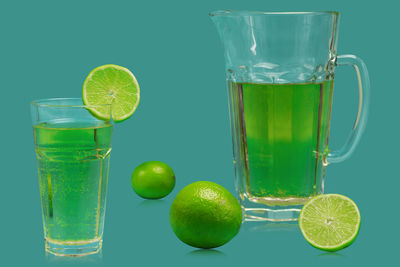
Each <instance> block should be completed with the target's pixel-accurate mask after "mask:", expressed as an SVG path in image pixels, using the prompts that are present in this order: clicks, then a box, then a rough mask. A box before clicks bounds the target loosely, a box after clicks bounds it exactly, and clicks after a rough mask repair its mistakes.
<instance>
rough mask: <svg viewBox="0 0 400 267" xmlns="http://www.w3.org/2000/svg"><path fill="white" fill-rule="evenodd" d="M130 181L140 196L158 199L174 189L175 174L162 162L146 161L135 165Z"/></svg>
mask: <svg viewBox="0 0 400 267" xmlns="http://www.w3.org/2000/svg"><path fill="white" fill-rule="evenodd" d="M131 181H132V188H133V190H135V192H136V194H138V195H139V196H141V197H142V198H148V199H159V198H163V197H165V196H167V195H168V194H169V193H171V191H172V189H174V186H175V174H174V172H173V170H172V169H171V167H170V166H168V165H167V164H165V163H164V162H161V161H148V162H145V163H142V164H140V165H139V166H137V167H136V169H135V170H134V171H133V173H132V179H131Z"/></svg>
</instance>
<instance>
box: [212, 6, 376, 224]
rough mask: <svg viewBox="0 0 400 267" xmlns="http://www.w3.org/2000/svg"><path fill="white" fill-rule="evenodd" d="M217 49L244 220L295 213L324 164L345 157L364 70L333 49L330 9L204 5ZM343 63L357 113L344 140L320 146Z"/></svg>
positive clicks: (362, 115) (334, 15)
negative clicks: (351, 76) (351, 74)
mask: <svg viewBox="0 0 400 267" xmlns="http://www.w3.org/2000/svg"><path fill="white" fill-rule="evenodd" d="M210 17H211V19H212V21H213V22H214V24H215V26H216V28H217V30H218V33H219V35H220V38H221V40H222V43H223V47H224V52H225V66H226V79H227V87H228V97H229V108H230V120H231V129H232V139H233V158H234V160H233V163H234V167H235V176H236V179H235V185H236V190H237V193H238V197H239V201H240V202H241V205H242V207H243V209H244V210H245V218H246V220H267V221H293V220H297V219H298V216H299V212H300V209H301V207H302V205H303V204H304V203H305V202H306V201H307V200H308V199H310V198H311V197H313V196H315V195H318V194H322V193H323V191H324V179H325V170H326V166H327V165H328V164H329V163H336V162H340V161H343V160H345V159H347V158H348V157H349V156H350V155H351V154H352V152H353V151H354V148H355V147H356V145H357V143H358V141H359V139H360V136H361V134H362V132H363V130H364V128H365V124H366V118H367V110H368V98H369V87H370V83H369V77H368V72H367V68H366V66H365V64H364V63H363V61H362V60H361V59H359V58H358V57H356V56H354V55H337V51H336V45H337V37H338V22H339V13H338V12H249V11H228V10H227V11H216V12H212V13H210ZM341 65H351V66H353V67H354V69H355V71H356V75H357V78H358V87H359V90H358V91H359V103H358V105H359V106H358V114H357V117H356V120H355V123H354V126H353V129H352V130H351V133H350V135H349V138H348V139H347V141H346V143H345V144H344V145H343V147H342V148H340V149H339V150H337V151H330V150H329V148H328V140H329V126H330V118H331V107H332V96H333V85H334V78H335V68H336V67H337V66H341Z"/></svg>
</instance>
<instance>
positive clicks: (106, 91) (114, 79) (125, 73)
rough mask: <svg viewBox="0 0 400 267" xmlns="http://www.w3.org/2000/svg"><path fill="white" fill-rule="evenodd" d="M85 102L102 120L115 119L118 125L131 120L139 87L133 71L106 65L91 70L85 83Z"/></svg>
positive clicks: (83, 92)
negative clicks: (109, 105)
mask: <svg viewBox="0 0 400 267" xmlns="http://www.w3.org/2000/svg"><path fill="white" fill-rule="evenodd" d="M82 99H83V103H84V104H85V105H88V106H93V107H90V108H88V109H89V111H90V112H91V113H92V115H93V116H95V117H96V118H98V119H100V120H107V119H109V118H110V114H109V113H110V111H109V107H107V106H101V105H105V104H111V113H112V118H113V120H114V121H115V122H121V121H124V120H126V119H128V118H129V117H130V116H132V114H133V113H134V112H135V110H136V108H137V106H138V104H139V100H140V89H139V84H138V82H137V80H136V78H135V76H134V75H133V73H132V72H131V71H129V70H128V69H126V68H124V67H121V66H118V65H112V64H109V65H103V66H100V67H97V68H95V69H94V70H92V71H91V72H90V73H89V75H88V76H87V77H86V80H85V82H84V83H83V90H82Z"/></svg>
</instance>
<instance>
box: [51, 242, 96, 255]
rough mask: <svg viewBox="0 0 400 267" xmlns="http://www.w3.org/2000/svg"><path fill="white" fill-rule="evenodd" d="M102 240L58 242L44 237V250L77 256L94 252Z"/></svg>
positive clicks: (55, 253) (56, 253) (54, 253)
mask: <svg viewBox="0 0 400 267" xmlns="http://www.w3.org/2000/svg"><path fill="white" fill-rule="evenodd" d="M102 243H103V240H102V239H94V240H89V241H83V242H82V241H76V242H74V241H71V242H58V241H53V240H50V239H48V238H46V239H45V248H46V251H47V252H49V253H51V254H53V255H56V256H69V257H79V256H86V255H91V254H96V253H98V252H99V251H100V250H101V246H102Z"/></svg>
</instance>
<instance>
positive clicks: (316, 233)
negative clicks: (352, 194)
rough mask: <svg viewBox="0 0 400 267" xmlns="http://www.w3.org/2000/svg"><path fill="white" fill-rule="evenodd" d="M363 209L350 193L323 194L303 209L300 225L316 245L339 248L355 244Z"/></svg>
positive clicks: (324, 247)
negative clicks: (350, 196)
mask: <svg viewBox="0 0 400 267" xmlns="http://www.w3.org/2000/svg"><path fill="white" fill-rule="evenodd" d="M360 222H361V217H360V211H359V210H358V208H357V206H356V204H355V203H354V202H353V201H352V200H351V199H350V198H348V197H345V196H342V195H338V194H326V195H319V196H316V197H314V198H312V199H311V200H309V201H308V202H307V203H306V204H305V205H304V207H303V209H302V210H301V212H300V217H299V225H300V229H301V232H302V233H303V236H304V238H305V239H306V240H307V241H308V242H309V243H310V244H311V245H312V246H314V247H316V248H319V249H322V250H326V251H338V250H340V249H342V248H345V247H347V246H349V245H351V244H352V243H353V242H354V240H355V239H356V237H357V235H358V231H359V229H360Z"/></svg>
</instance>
